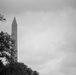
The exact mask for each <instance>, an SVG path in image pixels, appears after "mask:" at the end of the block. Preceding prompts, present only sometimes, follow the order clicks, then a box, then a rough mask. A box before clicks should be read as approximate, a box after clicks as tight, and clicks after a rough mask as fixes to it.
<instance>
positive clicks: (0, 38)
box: [0, 32, 15, 63]
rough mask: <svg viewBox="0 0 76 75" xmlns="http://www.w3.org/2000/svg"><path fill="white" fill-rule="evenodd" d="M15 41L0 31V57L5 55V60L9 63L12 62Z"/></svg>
mask: <svg viewBox="0 0 76 75" xmlns="http://www.w3.org/2000/svg"><path fill="white" fill-rule="evenodd" d="M14 43H15V41H14V40H13V39H12V37H11V36H10V35H9V34H7V33H4V32H1V33H0V58H3V57H5V58H6V60H7V61H8V62H9V63H10V62H13V56H14V53H15V51H14V49H13V46H14Z"/></svg>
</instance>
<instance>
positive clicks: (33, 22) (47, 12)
mask: <svg viewBox="0 0 76 75" xmlns="http://www.w3.org/2000/svg"><path fill="white" fill-rule="evenodd" d="M0 13H1V14H3V15H4V16H5V18H6V19H7V21H6V22H0V31H5V32H8V33H9V34H10V33H11V24H12V21H13V18H14V16H15V17H16V20H17V24H18V56H19V57H18V61H20V62H24V63H25V64H26V65H28V66H29V67H31V68H32V69H34V70H37V71H38V72H39V73H40V75H76V0H0Z"/></svg>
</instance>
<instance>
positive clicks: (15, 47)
mask: <svg viewBox="0 0 76 75" xmlns="http://www.w3.org/2000/svg"><path fill="white" fill-rule="evenodd" d="M11 36H12V38H13V39H14V40H15V44H14V47H13V49H14V50H15V54H14V57H13V58H14V61H15V62H17V22H16V18H15V17H14V20H13V22H12V31H11Z"/></svg>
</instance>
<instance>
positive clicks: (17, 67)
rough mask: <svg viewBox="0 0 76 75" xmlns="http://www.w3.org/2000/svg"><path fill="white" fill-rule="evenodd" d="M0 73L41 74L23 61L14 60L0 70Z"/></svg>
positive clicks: (16, 74) (4, 74)
mask: <svg viewBox="0 0 76 75" xmlns="http://www.w3.org/2000/svg"><path fill="white" fill-rule="evenodd" d="M0 75H39V73H38V72H37V71H33V70H32V69H31V68H28V67H27V66H26V65H24V64H23V63H18V62H14V63H11V64H10V65H7V66H6V68H4V70H2V71H1V72H0Z"/></svg>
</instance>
